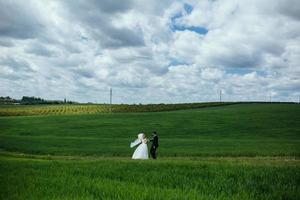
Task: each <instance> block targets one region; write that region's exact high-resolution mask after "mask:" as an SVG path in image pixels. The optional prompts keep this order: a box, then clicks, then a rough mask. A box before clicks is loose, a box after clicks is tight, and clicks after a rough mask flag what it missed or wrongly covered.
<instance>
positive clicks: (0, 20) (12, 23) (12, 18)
mask: <svg viewBox="0 0 300 200" xmlns="http://www.w3.org/2000/svg"><path fill="white" fill-rule="evenodd" d="M42 29H43V25H42V23H41V21H40V20H39V18H38V16H37V13H36V11H33V8H32V7H31V5H30V3H26V5H24V4H23V3H22V1H14V0H11V1H6V0H0V37H7V38H16V39H28V38H35V37H37V36H38V34H39V33H40V32H41V31H42Z"/></svg>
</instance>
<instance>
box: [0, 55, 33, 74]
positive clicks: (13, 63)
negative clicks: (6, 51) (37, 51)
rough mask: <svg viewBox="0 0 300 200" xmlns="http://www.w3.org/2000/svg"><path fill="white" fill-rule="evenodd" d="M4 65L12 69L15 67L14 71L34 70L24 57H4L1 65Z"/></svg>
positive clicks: (0, 61)
mask: <svg viewBox="0 0 300 200" xmlns="http://www.w3.org/2000/svg"><path fill="white" fill-rule="evenodd" d="M1 65H4V66H7V67H9V68H11V69H13V70H14V71H16V72H18V71H27V72H28V71H33V70H32V69H31V67H30V65H29V63H28V62H27V61H25V60H22V59H16V58H13V57H10V56H8V57H4V58H2V59H1V58H0V66H1Z"/></svg>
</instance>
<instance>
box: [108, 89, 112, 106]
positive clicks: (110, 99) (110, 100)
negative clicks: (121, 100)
mask: <svg viewBox="0 0 300 200" xmlns="http://www.w3.org/2000/svg"><path fill="white" fill-rule="evenodd" d="M109 96H110V98H109V112H111V106H112V88H110V91H109Z"/></svg>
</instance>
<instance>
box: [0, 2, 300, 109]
mask: <svg viewBox="0 0 300 200" xmlns="http://www.w3.org/2000/svg"><path fill="white" fill-rule="evenodd" d="M110 88H112V89H113V103H129V104H133V103H179V102H186V103H188V102H207V101H209V102H211V101H219V93H220V91H221V92H222V100H223V101H269V100H270V98H271V100H272V101H294V102H298V101H299V98H300V1H299V0H186V1H184V0H178V1H175V0H173V1H171V0H151V1H147V0H122V1H119V0H89V1H86V0H64V1H62V0H48V1H40V0H26V1H23V0H0V96H10V97H13V98H17V99H19V98H21V97H22V96H36V97H42V98H44V99H52V100H54V99H55V100H59V99H60V100H63V99H64V98H67V100H73V101H78V102H95V103H108V102H109V89H110Z"/></svg>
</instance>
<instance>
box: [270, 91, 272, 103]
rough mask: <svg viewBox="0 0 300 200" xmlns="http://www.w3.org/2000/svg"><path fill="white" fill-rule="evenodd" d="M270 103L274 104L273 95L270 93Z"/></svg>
mask: <svg viewBox="0 0 300 200" xmlns="http://www.w3.org/2000/svg"><path fill="white" fill-rule="evenodd" d="M270 103H272V93H271V92H270Z"/></svg>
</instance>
